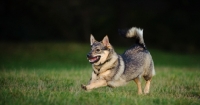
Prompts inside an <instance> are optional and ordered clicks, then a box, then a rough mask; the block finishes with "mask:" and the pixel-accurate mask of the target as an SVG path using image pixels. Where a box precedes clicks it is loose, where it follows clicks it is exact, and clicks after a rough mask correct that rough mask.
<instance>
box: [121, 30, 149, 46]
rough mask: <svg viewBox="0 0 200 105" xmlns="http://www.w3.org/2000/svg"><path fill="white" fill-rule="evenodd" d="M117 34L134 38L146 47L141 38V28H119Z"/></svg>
mask: <svg viewBox="0 0 200 105" xmlns="http://www.w3.org/2000/svg"><path fill="white" fill-rule="evenodd" d="M119 34H120V35H122V36H123V37H126V38H136V43H137V44H140V45H142V46H143V47H144V48H146V46H145V43H144V39H143V30H142V29H140V28H136V27H132V28H130V29H129V30H119Z"/></svg>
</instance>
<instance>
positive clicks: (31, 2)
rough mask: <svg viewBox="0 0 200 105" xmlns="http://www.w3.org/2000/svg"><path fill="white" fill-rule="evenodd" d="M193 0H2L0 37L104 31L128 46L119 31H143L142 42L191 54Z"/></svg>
mask: <svg viewBox="0 0 200 105" xmlns="http://www.w3.org/2000/svg"><path fill="white" fill-rule="evenodd" d="M199 10H200V9H199V4H198V1H189V0H176V1H175V0H163V1H161V0H153V1H151V0H1V1H0V12H1V16H0V40H1V41H38V40H39V41H81V42H87V43H89V42H88V41H89V37H90V34H91V33H92V34H94V36H95V37H96V39H97V40H101V39H102V38H103V37H104V36H105V35H108V36H109V37H110V40H111V43H113V44H116V45H117V44H118V45H130V44H131V43H132V41H133V40H127V39H123V38H121V37H120V36H119V35H118V32H117V30H118V29H124V28H130V27H132V26H137V27H140V28H143V29H144V38H145V42H146V44H147V46H151V47H155V48H161V49H165V50H173V51H184V52H196V51H198V49H199V48H200V41H198V40H199V39H200V35H199V34H200V28H199V25H200V14H199V13H200V12H199Z"/></svg>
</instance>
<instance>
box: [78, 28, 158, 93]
mask: <svg viewBox="0 0 200 105" xmlns="http://www.w3.org/2000/svg"><path fill="white" fill-rule="evenodd" d="M119 34H120V35H122V36H124V37H126V38H135V39H136V42H135V44H134V45H133V46H132V47H131V48H129V49H128V50H126V51H125V52H124V53H123V54H122V55H118V54H117V53H116V52H115V50H114V48H113V46H112V45H111V44H110V42H109V39H108V36H107V35H106V36H105V37H104V38H103V40H102V41H101V42H99V41H96V40H95V38H94V36H93V35H91V36H90V44H91V51H90V52H89V53H88V54H87V59H88V60H89V62H90V63H91V64H92V68H93V71H92V76H91V78H90V81H89V83H88V84H87V85H83V84H82V85H81V87H82V88H83V89H84V90H92V89H94V88H99V87H103V86H109V87H113V88H114V87H118V86H123V85H125V84H127V82H129V81H132V80H134V81H135V83H136V84H137V89H138V94H143V91H142V88H141V82H140V78H141V77H142V76H143V77H144V79H145V81H146V84H145V88H144V94H148V93H149V90H150V82H151V80H152V77H153V76H154V75H155V69H154V62H153V59H152V57H151V54H150V52H149V51H148V50H147V48H146V46H145V43H144V39H143V30H142V29H140V28H136V27H132V28H130V29H129V30H119Z"/></svg>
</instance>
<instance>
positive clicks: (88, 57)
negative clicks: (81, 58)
mask: <svg viewBox="0 0 200 105" xmlns="http://www.w3.org/2000/svg"><path fill="white" fill-rule="evenodd" d="M100 58H101V56H92V55H91V54H87V59H88V60H89V62H90V63H95V62H98V61H99V60H100Z"/></svg>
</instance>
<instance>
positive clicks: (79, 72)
mask: <svg viewBox="0 0 200 105" xmlns="http://www.w3.org/2000/svg"><path fill="white" fill-rule="evenodd" d="M89 49H90V48H89V44H88V45H87V44H82V43H61V42H51V43H49V42H42V43H39V42H37V43H1V44H0V104H1V105H31V104H32V105H45V104H46V105H51V104H52V105H55V104H65V105H80V104H81V105H102V104H104V105H130V104H133V105H144V104H145V105H199V104H200V82H199V81H200V55H189V54H178V53H169V52H164V51H159V50H155V49H150V48H149V50H150V52H151V54H152V56H153V58H154V62H155V68H156V76H155V77H154V78H153V80H152V85H151V92H150V94H148V95H137V88H136V85H135V83H134V82H130V83H129V84H127V85H126V86H123V87H119V88H109V87H103V88H98V89H95V90H93V91H90V92H86V91H84V90H82V89H81V88H80V85H81V84H86V83H87V82H88V80H89V78H90V75H91V71H92V69H91V67H90V64H89V63H88V61H87V59H86V54H87V52H88V51H89ZM124 49H126V48H116V51H117V52H120V53H122V52H123V51H124ZM142 85H143V86H144V81H143V84H142Z"/></svg>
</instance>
